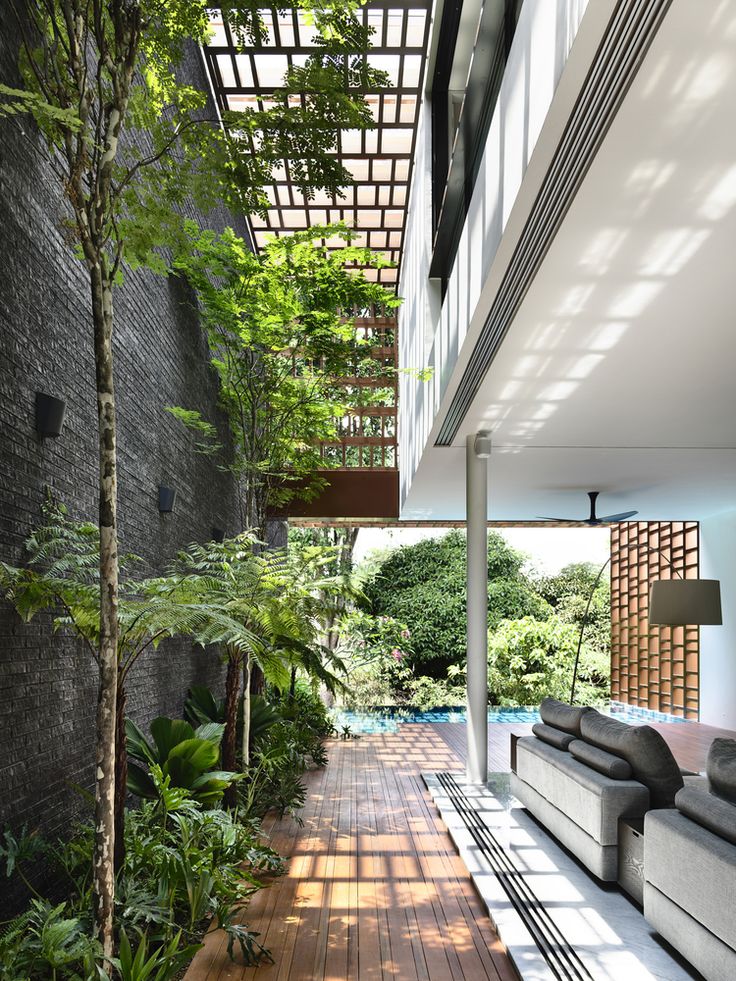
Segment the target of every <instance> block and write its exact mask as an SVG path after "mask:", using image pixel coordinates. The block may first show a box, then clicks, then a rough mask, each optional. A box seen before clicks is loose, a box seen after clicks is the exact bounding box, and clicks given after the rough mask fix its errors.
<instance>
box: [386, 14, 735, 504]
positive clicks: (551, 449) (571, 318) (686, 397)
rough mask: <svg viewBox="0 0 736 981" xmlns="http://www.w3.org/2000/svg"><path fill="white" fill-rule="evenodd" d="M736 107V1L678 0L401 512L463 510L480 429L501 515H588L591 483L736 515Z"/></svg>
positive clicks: (616, 497) (623, 494)
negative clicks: (502, 333) (469, 440)
mask: <svg viewBox="0 0 736 981" xmlns="http://www.w3.org/2000/svg"><path fill="white" fill-rule="evenodd" d="M734 105H736V7H735V6H734V4H729V3H726V2H719V0H702V2H699V3H692V2H691V0H675V2H674V3H673V4H672V7H671V8H670V10H669V12H668V14H667V16H666V17H665V19H664V22H663V24H662V26H661V27H660V30H659V33H658V35H657V37H656V38H655V40H654V42H653V44H652V47H651V49H650V51H649V53H648V55H647V57H646V59H645V62H644V64H643V65H642V67H641V69H640V71H639V73H638V75H637V77H636V79H635V81H634V84H633V86H632V88H631V90H630V91H629V93H628V95H627V97H626V99H625V101H624V103H623V104H622V106H621V108H620V110H619V112H618V115H617V117H616V119H615V121H614V123H613V126H612V127H611V130H610V131H609V133H608V135H607V137H606V139H605V141H604V143H603V146H602V147H601V149H600V151H599V153H598V155H597V157H596V160H595V161H594V163H593V165H592V167H591V169H590V171H589V173H588V175H587V177H586V179H585V181H584V183H583V185H582V187H581V189H580V191H579V192H578V194H577V196H576V199H575V201H574V203H573V205H572V207H571V209H570V211H569V212H568V215H567V217H566V219H565V221H564V223H563V225H562V227H561V229H560V231H559V232H558V234H557V236H556V238H555V240H554V242H553V245H552V247H551V249H550V251H549V253H548V254H547V256H546V258H545V261H544V263H543V265H542V267H541V269H540V271H539V273H538V274H537V276H536V278H535V280H534V282H533V283H532V286H531V288H530V290H529V292H528V294H527V296H526V298H525V300H524V302H523V304H522V306H521V308H520V310H519V312H518V314H517V316H516V318H515V320H514V322H513V324H512V326H511V328H510V330H509V332H508V334H507V336H506V339H505V340H504V342H503V344H502V346H501V348H500V350H499V352H498V354H497V356H496V358H495V361H494V362H493V364H492V366H491V369H490V370H489V372H488V374H487V376H486V378H485V381H484V383H483V384H482V386H481V389H480V391H479V392H478V395H477V396H476V398H475V400H474V402H473V404H472V406H471V409H470V411H469V413H468V415H467V416H466V418H465V420H464V422H463V425H462V427H461V428H460V430H459V432H458V434H457V437H456V439H455V441H454V446H453V447H451V448H445V449H443V448H437V447H432V448H431V449H429V450H428V451H426V452H425V455H424V458H423V460H422V463H421V464H420V467H419V469H418V472H417V474H416V476H415V479H414V482H413V485H412V488H411V490H410V493H409V497H408V499H407V501H406V504H405V508H404V511H403V512H402V513H403V514H404V516H406V517H410V516H411V517H416V516H419V515H420V513H421V514H424V515H425V516H429V512H431V514H432V516H435V515H436V516H442V517H446V518H450V517H451V516H460V517H462V514H463V512H464V487H463V479H462V478H463V474H462V460H461V456H462V452H463V450H462V446H463V444H464V440H465V435H466V433H468V432H472V431H475V430H478V429H489V430H490V431H491V432H492V434H493V443H494V454H493V457H492V459H491V481H490V487H491V490H490V498H491V507H492V517H494V518H498V519H505V520H506V519H515V518H518V519H522V520H523V519H529V518H532V517H534V515H535V514H545V513H547V514H549V513H559V514H560V515H563V516H564V515H565V514H566V513H569V515H570V517H575V516H578V515H579V514H581V513H582V512H583V511H584V510H585V504H586V500H587V499H586V498H585V497H584V494H582V496H581V493H579V492H582V491H584V490H589V489H590V490H596V489H598V490H601V491H602V492H604V496H606V492H608V494H607V499H606V500H605V501H603V500H602V501H601V510H602V511H603V513H608V512H611V511H618V510H623V509H625V508H627V507H638V508H639V510H640V511H641V513H642V517H645V518H658V517H659V518H677V517H682V518H685V517H687V518H697V517H702V516H705V515H708V514H714V513H718V512H719V511H723V510H727V509H728V508H732V507H734V506H736V493H734V488H736V379H735V375H736V273H734V269H733V253H734V242H736V127H734V126H733V106H734ZM455 462H457V466H455V465H454V463H455ZM449 474H454V483H453V480H452V479H450V480H449V481H448V475H449Z"/></svg>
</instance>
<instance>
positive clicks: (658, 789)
mask: <svg viewBox="0 0 736 981" xmlns="http://www.w3.org/2000/svg"><path fill="white" fill-rule="evenodd" d="M580 731H581V735H582V737H583V739H584V740H585V741H586V742H587V743H592V744H593V746H598V748H599V749H604V750H605V751H606V752H607V753H613V755H614V756H621V757H622V758H623V759H625V760H626V761H627V763H628V764H629V766H630V767H631V772H632V775H633V777H634V779H635V780H639V781H640V782H641V783H643V784H644V786H645V787H648V788H649V797H650V800H651V805H652V807H673V806H674V803H675V794H676V793H677V791H678V790H680V788H681V787H682V786H683V779H682V774H681V773H680V768H679V767H678V765H677V763H676V762H675V758H674V756H673V755H672V751H671V750H670V748H669V746H668V745H667V743H666V742H665V741H664V739H663V738H662V736H660V734H659V733H658V732H657V730H656V729H652V727H651V726H629V725H626V723H625V722H619V721H618V720H617V719H611V718H610V717H609V716H607V715H602V714H601V713H600V712H596V711H595V710H593V711H592V712H586V713H585V715H584V716H583V718H582V720H581V723H580Z"/></svg>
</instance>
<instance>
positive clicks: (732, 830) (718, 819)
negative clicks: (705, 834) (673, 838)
mask: <svg viewBox="0 0 736 981" xmlns="http://www.w3.org/2000/svg"><path fill="white" fill-rule="evenodd" d="M675 807H676V808H677V810H678V811H680V812H681V813H682V814H684V815H685V817H689V818H691V819H692V820H693V821H697V823H698V824H700V825H702V826H703V827H704V828H707V829H708V830H709V831H712V832H713V833H714V834H716V835H718V837H719V838H725V839H726V841H730V842H732V844H734V845H736V804H731V803H730V802H729V801H727V800H723V798H721V797H717V796H716V795H715V794H710V793H708V791H707V790H701V789H700V788H699V787H683V788H682V790H678V791H677V796H676V797H675Z"/></svg>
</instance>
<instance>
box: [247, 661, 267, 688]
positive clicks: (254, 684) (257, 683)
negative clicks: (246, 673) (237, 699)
mask: <svg viewBox="0 0 736 981" xmlns="http://www.w3.org/2000/svg"><path fill="white" fill-rule="evenodd" d="M265 686H266V679H265V678H264V676H263V671H261V668H260V665H258V664H253V665H252V666H251V671H250V693H251V695H262V694H263V689H264V688H265Z"/></svg>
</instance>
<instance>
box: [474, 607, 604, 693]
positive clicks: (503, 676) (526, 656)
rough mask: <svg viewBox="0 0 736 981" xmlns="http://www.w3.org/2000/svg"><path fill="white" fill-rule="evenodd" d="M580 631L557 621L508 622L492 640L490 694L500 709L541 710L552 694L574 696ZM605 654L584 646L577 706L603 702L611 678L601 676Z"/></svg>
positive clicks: (527, 620)
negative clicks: (527, 707) (529, 707)
mask: <svg viewBox="0 0 736 981" xmlns="http://www.w3.org/2000/svg"><path fill="white" fill-rule="evenodd" d="M579 635H580V631H579V630H578V628H577V627H575V626H574V625H572V624H569V623H565V622H564V621H562V620H561V619H560V618H559V617H557V616H552V617H550V618H549V619H548V620H544V621H539V620H534V619H533V618H532V617H524V618H522V619H520V620H505V621H504V622H502V623H500V624H499V625H498V627H497V628H496V629H495V630H492V631H491V632H490V635H489V642H488V689H489V700H490V702H491V704H495V705H538V704H539V703H540V702H541V700H542V699H543V698H545V697H546V696H548V695H550V696H552V697H553V698H559V699H561V700H563V701H566V700H567V699H569V697H570V687H571V684H572V672H573V666H574V663H575V654H576V651H577V645H578V637H579ZM599 662H600V655H599V654H598V653H597V652H595V651H592V652H591V650H590V649H589V648H587V647H586V646H585V645H583V648H582V651H581V656H580V668H579V676H578V679H579V680H578V686H577V695H576V698H577V701H578V702H586V703H597V702H601V701H602V700H603V699H604V698H605V696H606V690H607V689H606V679H605V677H601V676H600V674H599V673H598V672H599Z"/></svg>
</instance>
